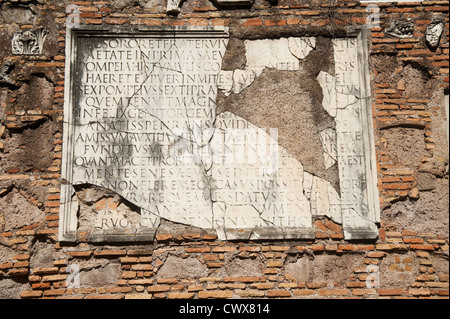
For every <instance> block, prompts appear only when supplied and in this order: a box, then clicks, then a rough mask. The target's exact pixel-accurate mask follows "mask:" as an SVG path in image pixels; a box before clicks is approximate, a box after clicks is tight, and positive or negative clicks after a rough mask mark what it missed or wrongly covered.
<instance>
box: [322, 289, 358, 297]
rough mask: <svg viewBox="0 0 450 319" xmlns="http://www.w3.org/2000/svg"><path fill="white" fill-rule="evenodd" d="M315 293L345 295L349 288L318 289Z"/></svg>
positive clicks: (347, 293) (348, 292)
mask: <svg viewBox="0 0 450 319" xmlns="http://www.w3.org/2000/svg"><path fill="white" fill-rule="evenodd" d="M317 293H318V294H319V295H320V296H346V295H349V294H350V289H328V288H324V289H319V290H318V291H317Z"/></svg>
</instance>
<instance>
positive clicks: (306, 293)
mask: <svg viewBox="0 0 450 319" xmlns="http://www.w3.org/2000/svg"><path fill="white" fill-rule="evenodd" d="M292 293H293V294H294V295H295V296H310V295H314V294H315V293H316V291H315V290H311V289H295V290H293V291H292Z"/></svg>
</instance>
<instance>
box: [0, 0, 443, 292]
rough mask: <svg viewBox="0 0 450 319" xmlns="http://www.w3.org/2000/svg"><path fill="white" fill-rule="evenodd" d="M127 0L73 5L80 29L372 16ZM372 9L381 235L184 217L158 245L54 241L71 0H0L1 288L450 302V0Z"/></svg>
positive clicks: (302, 5)
mask: <svg viewBox="0 0 450 319" xmlns="http://www.w3.org/2000/svg"><path fill="white" fill-rule="evenodd" d="M132 2H133V1H70V3H71V4H75V5H77V6H78V8H79V10H80V23H81V24H103V25H148V26H164V25H169V26H173V25H186V26H188V25H195V26H229V27H230V28H236V27H239V28H245V30H246V32H247V33H248V34H251V33H252V32H259V31H260V30H261V28H274V29H277V30H280V29H283V28H289V27H292V26H302V27H305V28H307V27H310V28H323V29H324V30H327V32H333V31H334V30H340V29H342V28H344V27H346V26H350V25H365V23H366V19H367V17H368V15H369V14H370V13H371V11H370V10H368V4H366V3H359V2H358V1H354V0H336V1H324V0H305V1H295V0H279V1H277V2H276V4H274V3H273V2H272V4H271V2H268V1H265V0H256V2H255V4H254V5H253V6H252V7H251V9H248V8H247V9H235V8H231V9H227V8H223V9H222V8H220V9H219V8H218V7H217V6H216V5H214V4H213V3H212V2H210V1H208V0H187V1H185V3H184V4H183V6H182V8H181V12H180V13H179V14H178V15H167V14H166V13H165V8H164V7H165V1H162V0H161V1H158V0H155V1H141V2H142V3H145V6H144V5H142V7H138V6H127V5H126V4H128V3H132ZM378 7H379V14H380V15H379V18H380V24H379V26H373V27H372V29H371V37H370V41H371V44H370V47H369V52H370V57H369V58H370V61H369V62H370V76H371V86H372V101H373V115H374V127H375V137H376V154H377V168H378V187H379V191H380V205H381V208H382V213H381V219H382V221H381V223H380V225H379V238H378V239H377V240H376V241H368V242H347V241H345V240H344V239H343V232H342V227H341V226H340V225H338V224H336V223H334V222H332V221H331V220H329V219H327V218H325V217H323V218H316V219H315V221H314V229H315V234H316V235H315V240H312V241H272V242H270V241H267V242H266V241H264V242H222V241H218V240H217V238H216V236H215V235H212V234H209V233H207V232H205V231H201V230H198V231H197V232H192V231H191V230H190V229H189V230H188V229H184V228H177V229H176V230H174V231H173V232H171V231H170V230H167V229H166V231H165V232H164V233H158V234H157V236H156V240H155V242H154V243H142V244H135V245H92V244H89V243H87V242H80V243H77V244H73V245H70V244H62V243H60V242H58V239H57V234H58V214H59V204H60V203H59V200H60V183H61V180H60V177H61V174H60V169H61V153H62V152H61V150H62V120H63V100H64V93H63V92H64V67H65V52H64V48H65V30H66V29H65V22H66V18H67V14H66V6H65V5H62V4H61V2H59V1H52V0H48V1H46V0H42V1H31V0H30V1H28V0H18V1H2V2H1V3H0V10H1V14H0V65H4V64H5V62H6V61H7V60H11V61H13V62H14V65H15V67H14V69H13V70H12V71H11V73H10V76H11V78H14V79H15V83H14V84H1V85H0V106H1V108H0V119H1V129H0V137H1V139H0V158H1V162H0V288H1V290H2V292H0V294H2V295H1V296H2V297H4V298H88V299H96V298H102V299H103V298H119V299H120V298H237V297H242V298H256V297H260V298H261V297H264V298H266V297H267V298H448V295H449V290H448V289H449V288H448V287H449V286H448V285H449V277H448V147H447V144H446V143H447V141H446V133H445V129H444V127H445V126H444V124H445V120H443V118H442V114H443V113H442V112H443V95H444V93H446V94H448V82H449V74H448V72H449V62H448V58H449V42H448V37H449V31H448V30H449V16H448V1H424V2H413V3H411V2H410V3H379V4H378ZM433 17H440V18H441V19H443V21H444V25H445V27H444V32H443V35H442V38H441V40H440V44H439V46H438V48H437V49H436V50H435V51H432V50H430V49H429V48H428V47H427V46H426V44H425V41H424V33H425V30H426V27H427V26H428V25H429V24H430V22H431V21H432V19H433ZM398 21H412V22H413V25H414V29H413V34H412V35H411V36H409V37H396V36H392V35H391V34H389V33H388V32H387V30H388V29H389V27H390V25H391V23H393V22H394V23H395V22H398ZM38 26H45V27H47V28H48V29H49V30H50V33H49V35H48V36H47V39H46V44H45V46H44V51H43V53H42V54H41V55H37V56H26V55H13V54H12V52H11V48H10V43H11V42H10V41H11V36H12V34H13V33H14V32H15V31H18V30H20V29H23V30H25V29H31V28H34V27H38ZM7 210H8V212H9V213H6V211H7ZM6 219H8V220H6ZM183 265H185V266H183ZM298 269H302V271H300V272H299V270H298ZM303 270H304V271H303ZM78 271H79V273H78ZM77 274H79V277H77ZM76 280H80V281H81V282H79V283H76Z"/></svg>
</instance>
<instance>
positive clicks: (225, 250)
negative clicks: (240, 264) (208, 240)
mask: <svg viewBox="0 0 450 319" xmlns="http://www.w3.org/2000/svg"><path fill="white" fill-rule="evenodd" d="M211 251H212V252H214V253H229V252H233V251H236V247H233V246H218V247H214V248H213V249H212V250H211Z"/></svg>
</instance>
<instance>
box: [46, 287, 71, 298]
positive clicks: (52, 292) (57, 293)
mask: <svg viewBox="0 0 450 319" xmlns="http://www.w3.org/2000/svg"><path fill="white" fill-rule="evenodd" d="M65 292H66V289H64V288H62V289H50V290H45V291H44V297H54V296H61V295H64V293H65Z"/></svg>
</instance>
